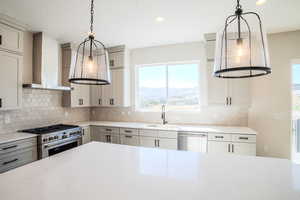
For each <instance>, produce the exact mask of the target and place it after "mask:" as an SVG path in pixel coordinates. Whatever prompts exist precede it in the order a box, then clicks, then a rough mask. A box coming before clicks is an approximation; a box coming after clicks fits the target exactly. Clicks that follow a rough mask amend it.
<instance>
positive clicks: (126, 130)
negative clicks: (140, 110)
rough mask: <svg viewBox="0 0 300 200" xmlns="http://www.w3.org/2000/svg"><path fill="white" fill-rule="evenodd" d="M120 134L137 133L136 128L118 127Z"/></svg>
mask: <svg viewBox="0 0 300 200" xmlns="http://www.w3.org/2000/svg"><path fill="white" fill-rule="evenodd" d="M120 134H122V135H139V131H138V129H134V128H120Z"/></svg>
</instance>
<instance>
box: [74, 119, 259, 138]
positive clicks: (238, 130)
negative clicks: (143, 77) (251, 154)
mask: <svg viewBox="0 0 300 200" xmlns="http://www.w3.org/2000/svg"><path fill="white" fill-rule="evenodd" d="M75 124H76V125H79V126H88V125H94V126H110V127H121V128H138V129H157V130H169V131H190V132H202V133H203V132H205V133H232V134H250V135H256V134H257V133H256V132H255V131H254V130H252V129H250V128H248V127H232V126H200V125H199V126H198V125H197V126H196V125H193V126H191V125H172V124H170V125H169V124H167V125H158V126H159V127H149V125H150V126H151V125H154V124H148V123H139V122H111V121H88V122H77V123H75Z"/></svg>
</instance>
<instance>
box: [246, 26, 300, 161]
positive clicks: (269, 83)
mask: <svg viewBox="0 0 300 200" xmlns="http://www.w3.org/2000/svg"><path fill="white" fill-rule="evenodd" d="M268 41H269V50H270V59H271V65H272V74H271V75H269V76H263V77H260V78H254V79H253V80H252V107H251V109H250V110H249V127H250V128H253V129H254V130H256V131H258V133H259V134H258V136H257V154H258V155H261V156H272V157H279V158H290V155H291V101H292V100H291V62H292V60H293V59H297V58H298V59H299V58H300V31H294V32H284V33H277V34H270V35H268ZM299 76H300V75H299Z"/></svg>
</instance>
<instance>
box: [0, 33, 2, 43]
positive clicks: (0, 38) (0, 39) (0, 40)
mask: <svg viewBox="0 0 300 200" xmlns="http://www.w3.org/2000/svg"><path fill="white" fill-rule="evenodd" d="M0 45H2V35H0Z"/></svg>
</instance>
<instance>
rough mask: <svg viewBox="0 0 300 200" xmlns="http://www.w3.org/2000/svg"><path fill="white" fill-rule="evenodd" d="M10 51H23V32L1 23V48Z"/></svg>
mask: <svg viewBox="0 0 300 200" xmlns="http://www.w3.org/2000/svg"><path fill="white" fill-rule="evenodd" d="M1 48H2V49H5V50H9V51H15V52H20V53H21V52H22V51H23V33H22V31H19V30H17V29H14V28H11V27H10V26H6V25H4V24H1V23H0V49H1Z"/></svg>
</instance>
